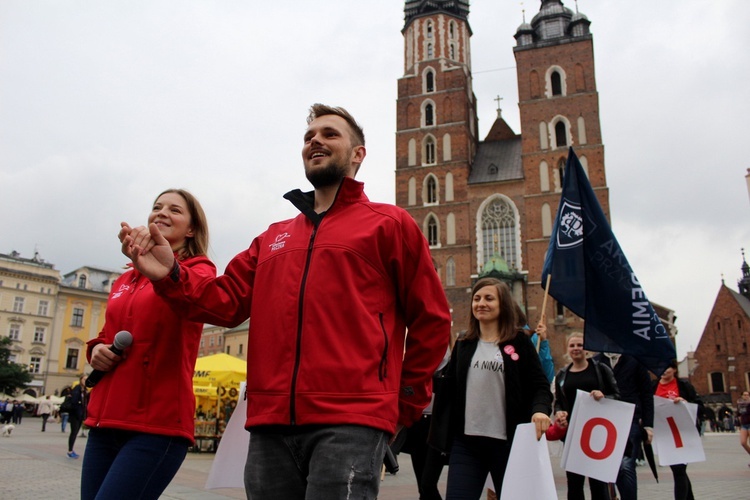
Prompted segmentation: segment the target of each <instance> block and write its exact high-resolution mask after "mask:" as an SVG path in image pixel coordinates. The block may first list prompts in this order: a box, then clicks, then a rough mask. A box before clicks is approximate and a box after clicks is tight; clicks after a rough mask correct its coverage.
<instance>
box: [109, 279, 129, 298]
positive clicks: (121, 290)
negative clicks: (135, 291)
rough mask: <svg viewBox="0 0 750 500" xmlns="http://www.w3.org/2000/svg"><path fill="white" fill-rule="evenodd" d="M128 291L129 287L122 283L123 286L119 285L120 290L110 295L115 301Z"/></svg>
mask: <svg viewBox="0 0 750 500" xmlns="http://www.w3.org/2000/svg"><path fill="white" fill-rule="evenodd" d="M128 290H130V286H128V285H126V284H125V283H123V284H121V285H120V288H119V289H118V290H117V291H116V292H115V293H113V294H112V298H113V299H116V298H117V297H119V296H120V295H122V294H123V293H125V292H127V291H128Z"/></svg>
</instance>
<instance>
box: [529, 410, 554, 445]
mask: <svg viewBox="0 0 750 500" xmlns="http://www.w3.org/2000/svg"><path fill="white" fill-rule="evenodd" d="M531 422H532V423H533V424H534V426H535V427H536V440H537V441H539V440H540V439H542V434H544V433H545V432H547V429H548V428H549V426H550V424H551V422H550V419H549V415H547V414H546V413H539V412H538V413H534V414H533V415H532V416H531Z"/></svg>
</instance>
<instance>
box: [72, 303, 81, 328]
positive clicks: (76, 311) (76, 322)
mask: <svg viewBox="0 0 750 500" xmlns="http://www.w3.org/2000/svg"><path fill="white" fill-rule="evenodd" d="M70 326H83V309H81V308H80V307H74V308H73V318H72V319H71V321H70Z"/></svg>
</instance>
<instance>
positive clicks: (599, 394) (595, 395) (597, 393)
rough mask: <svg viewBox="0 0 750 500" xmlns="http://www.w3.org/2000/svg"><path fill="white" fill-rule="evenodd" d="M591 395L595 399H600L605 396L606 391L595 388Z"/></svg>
mask: <svg viewBox="0 0 750 500" xmlns="http://www.w3.org/2000/svg"><path fill="white" fill-rule="evenodd" d="M591 397H592V398H594V400H595V401H599V400H600V399H602V398H603V397H604V393H603V392H602V391H598V390H596V389H594V390H593V391H591Z"/></svg>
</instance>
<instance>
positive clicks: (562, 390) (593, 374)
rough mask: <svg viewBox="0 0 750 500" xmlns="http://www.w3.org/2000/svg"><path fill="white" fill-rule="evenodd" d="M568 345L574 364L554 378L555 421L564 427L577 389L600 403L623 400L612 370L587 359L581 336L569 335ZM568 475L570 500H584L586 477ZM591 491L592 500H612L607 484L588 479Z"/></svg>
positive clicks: (575, 333) (577, 334)
mask: <svg viewBox="0 0 750 500" xmlns="http://www.w3.org/2000/svg"><path fill="white" fill-rule="evenodd" d="M567 346H568V356H570V359H571V360H572V363H570V364H569V365H568V366H566V367H565V368H563V369H562V370H560V371H559V372H558V374H557V377H555V419H556V421H557V423H558V424H559V425H561V426H563V427H566V426H567V425H568V417H569V416H570V414H571V413H572V412H573V407H574V406H575V401H576V391H577V390H578V389H580V390H582V391H586V392H588V393H590V394H591V397H592V398H594V399H595V400H597V401H599V400H600V399H602V398H604V397H607V398H610V399H619V397H620V396H619V393H618V389H617V382H616V381H615V376H614V374H613V373H612V370H610V368H609V367H608V366H606V365H603V364H602V363H599V362H598V361H596V360H595V359H593V358H592V359H588V358H587V357H586V351H585V350H584V348H583V334H582V333H579V332H574V333H572V334H570V335H569V336H568V342H567ZM565 474H566V476H567V479H568V500H584V498H585V497H584V494H583V483H584V481H585V480H586V477H585V476H581V475H580V474H576V473H574V472H567V471H566V472H565ZM589 488H590V490H591V498H592V500H609V498H610V497H609V487H608V485H607V483H605V482H602V481H599V480H597V479H593V478H589Z"/></svg>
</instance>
